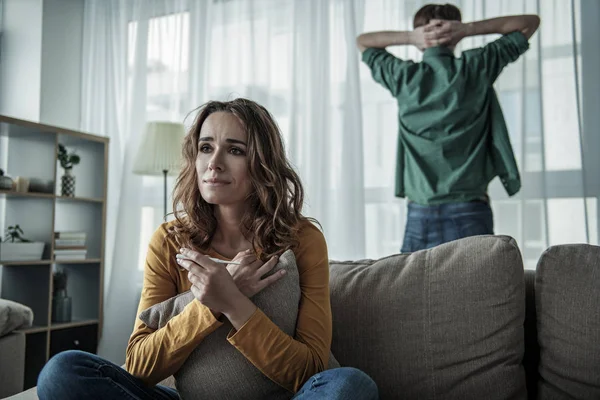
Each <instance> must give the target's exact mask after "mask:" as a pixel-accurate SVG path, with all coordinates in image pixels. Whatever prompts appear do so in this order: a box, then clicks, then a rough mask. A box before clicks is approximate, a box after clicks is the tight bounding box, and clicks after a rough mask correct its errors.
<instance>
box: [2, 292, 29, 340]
mask: <svg viewBox="0 0 600 400" xmlns="http://www.w3.org/2000/svg"><path fill="white" fill-rule="evenodd" d="M32 322H33V311H32V310H31V308H29V307H27V306H25V305H23V304H20V303H16V302H14V301H10V300H6V299H0V336H3V335H6V334H7V333H10V332H12V331H14V330H16V329H21V328H27V327H30V326H31V324H32Z"/></svg>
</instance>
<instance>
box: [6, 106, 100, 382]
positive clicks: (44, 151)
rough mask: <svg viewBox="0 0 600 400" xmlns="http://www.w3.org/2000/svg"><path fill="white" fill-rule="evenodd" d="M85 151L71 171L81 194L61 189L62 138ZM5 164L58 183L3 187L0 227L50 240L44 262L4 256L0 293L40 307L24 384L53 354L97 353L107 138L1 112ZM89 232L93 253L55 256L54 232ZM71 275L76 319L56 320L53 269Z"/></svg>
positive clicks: (29, 335) (30, 334)
mask: <svg viewBox="0 0 600 400" xmlns="http://www.w3.org/2000/svg"><path fill="white" fill-rule="evenodd" d="M59 143H60V144H63V145H65V146H66V147H67V148H68V149H75V150H76V151H77V154H78V155H79V156H80V157H81V162H80V163H79V164H78V165H76V166H75V167H74V168H73V170H72V173H73V175H74V176H75V179H76V183H75V197H66V196H62V195H61V185H60V178H61V176H62V174H63V170H62V168H61V167H60V164H59V163H58V160H57V157H56V155H57V150H58V144H59ZM0 168H2V169H4V171H5V174H6V175H7V176H10V177H12V178H13V179H14V178H16V177H17V176H21V177H26V178H38V179H43V180H46V181H48V180H53V181H54V192H53V193H34V192H17V191H14V190H0V228H1V229H2V233H4V231H5V230H6V228H7V227H8V226H11V225H14V224H19V225H20V227H21V228H22V229H23V231H24V232H25V235H24V236H25V237H26V238H28V239H30V240H33V241H41V242H44V243H45V246H44V252H43V255H42V259H41V260H32V261H1V257H0V272H1V274H0V277H1V282H0V297H2V298H5V299H8V300H13V301H16V302H19V303H22V304H25V305H26V306H28V307H31V309H32V310H33V312H34V320H33V326H32V327H29V328H26V329H23V330H22V332H23V333H25V334H26V355H25V387H24V388H23V389H24V390H25V389H28V388H30V387H32V386H35V384H36V381H37V377H38V374H39V372H40V371H41V369H42V368H43V366H44V364H45V363H46V362H47V361H48V359H49V358H50V357H52V356H53V355H55V354H56V353H59V352H61V351H64V350H69V349H80V350H84V351H88V352H91V353H95V352H96V351H97V347H98V341H99V338H100V332H101V330H102V329H101V328H102V317H103V316H102V293H103V278H104V249H105V231H106V186H107V177H108V138H105V137H101V136H96V135H91V134H87V133H82V132H77V131H72V130H68V129H64V128H60V127H55V126H49V125H44V124H38V123H35V122H31V121H24V120H19V119H15V118H11V117H6V116H1V115H0ZM57 231H81V232H85V233H86V246H87V258H86V259H84V260H61V261H56V260H54V259H53V254H54V232H57ZM0 256H1V255H0ZM56 269H62V270H65V271H67V273H68V281H67V294H68V295H69V297H71V298H72V318H71V322H67V323H57V322H52V293H53V287H52V285H53V283H52V274H53V272H54V271H55V270H56Z"/></svg>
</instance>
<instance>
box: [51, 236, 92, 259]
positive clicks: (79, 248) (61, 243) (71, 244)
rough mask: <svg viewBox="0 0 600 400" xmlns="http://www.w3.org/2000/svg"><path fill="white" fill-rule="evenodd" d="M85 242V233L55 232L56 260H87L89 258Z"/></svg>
mask: <svg viewBox="0 0 600 400" xmlns="http://www.w3.org/2000/svg"><path fill="white" fill-rule="evenodd" d="M85 240H86V233H85V232H74V231H62V232H54V259H55V260H56V261H61V260H62V261H65V260H85V259H86V257H87V247H86V245H85Z"/></svg>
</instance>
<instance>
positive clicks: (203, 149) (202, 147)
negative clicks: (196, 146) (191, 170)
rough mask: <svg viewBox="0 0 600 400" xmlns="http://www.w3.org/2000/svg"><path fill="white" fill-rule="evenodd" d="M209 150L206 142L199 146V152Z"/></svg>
mask: <svg viewBox="0 0 600 400" xmlns="http://www.w3.org/2000/svg"><path fill="white" fill-rule="evenodd" d="M209 151H210V146H209V145H207V144H203V145H202V146H200V152H201V153H208V152H209Z"/></svg>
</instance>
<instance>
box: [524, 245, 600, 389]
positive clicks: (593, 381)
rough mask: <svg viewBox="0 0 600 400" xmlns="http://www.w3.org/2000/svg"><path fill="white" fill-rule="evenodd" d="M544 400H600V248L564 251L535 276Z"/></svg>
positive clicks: (546, 258)
mask: <svg viewBox="0 0 600 400" xmlns="http://www.w3.org/2000/svg"><path fill="white" fill-rule="evenodd" d="M535 291H536V308H537V319H538V341H539V344H540V367H539V372H540V381H539V385H538V390H539V398H540V399H600V344H599V343H598V342H599V341H600V247H598V246H590V245H562V246H555V247H551V248H549V249H548V250H546V252H545V253H544V254H543V255H542V257H541V258H540V261H539V263H538V267H537V274H536V286H535Z"/></svg>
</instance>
